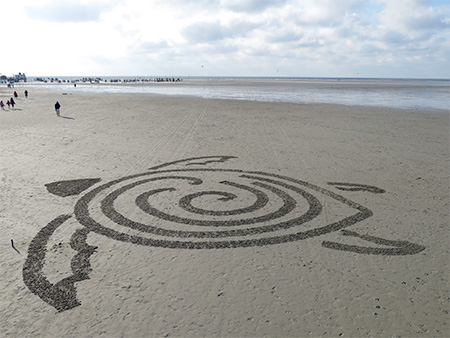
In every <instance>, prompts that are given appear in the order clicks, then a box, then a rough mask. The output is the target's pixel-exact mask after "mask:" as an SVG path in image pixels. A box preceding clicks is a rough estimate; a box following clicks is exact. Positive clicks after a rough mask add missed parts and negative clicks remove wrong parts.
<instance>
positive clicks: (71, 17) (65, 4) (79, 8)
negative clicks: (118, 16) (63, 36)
mask: <svg viewBox="0 0 450 338" xmlns="http://www.w3.org/2000/svg"><path fill="white" fill-rule="evenodd" d="M112 7H113V3H111V2H109V3H101V2H87V3H84V2H81V1H80V0H78V1H77V0H71V1H60V0H52V1H51V2H50V3H48V4H45V5H41V6H33V5H31V6H28V7H27V8H26V9H25V11H26V13H27V15H28V16H29V17H30V18H31V19H37V20H43V21H51V22H57V23H63V22H88V21H97V20H99V19H100V15H101V14H102V12H104V11H107V10H109V9H111V8H112Z"/></svg>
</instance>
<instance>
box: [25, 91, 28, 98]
mask: <svg viewBox="0 0 450 338" xmlns="http://www.w3.org/2000/svg"><path fill="white" fill-rule="evenodd" d="M25 97H26V98H28V90H25Z"/></svg>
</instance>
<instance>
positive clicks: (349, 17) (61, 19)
mask: <svg viewBox="0 0 450 338" xmlns="http://www.w3.org/2000/svg"><path fill="white" fill-rule="evenodd" d="M1 13H2V16H1V24H2V27H3V29H2V32H3V34H2V36H3V39H2V44H1V53H0V74H3V75H7V76H10V75H12V74H17V73H19V72H22V73H26V74H27V76H181V77H188V76H276V77H282V76H283V77H289V76H292V77H382V78H445V79H448V78H449V77H450V0H339V1H337V0H16V1H3V2H2V6H1Z"/></svg>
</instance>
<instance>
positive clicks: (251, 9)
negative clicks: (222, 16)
mask: <svg viewBox="0 0 450 338" xmlns="http://www.w3.org/2000/svg"><path fill="white" fill-rule="evenodd" d="M285 3H287V0H221V1H220V5H221V6H223V7H224V8H226V9H229V10H231V11H233V12H245V13H255V12H262V11H264V10H266V9H268V8H270V7H275V6H283V5H284V4H285Z"/></svg>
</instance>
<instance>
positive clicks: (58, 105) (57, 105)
mask: <svg viewBox="0 0 450 338" xmlns="http://www.w3.org/2000/svg"><path fill="white" fill-rule="evenodd" d="M60 108H61V105H60V104H59V102H58V101H56V103H55V111H56V116H60V115H59V109H60Z"/></svg>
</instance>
